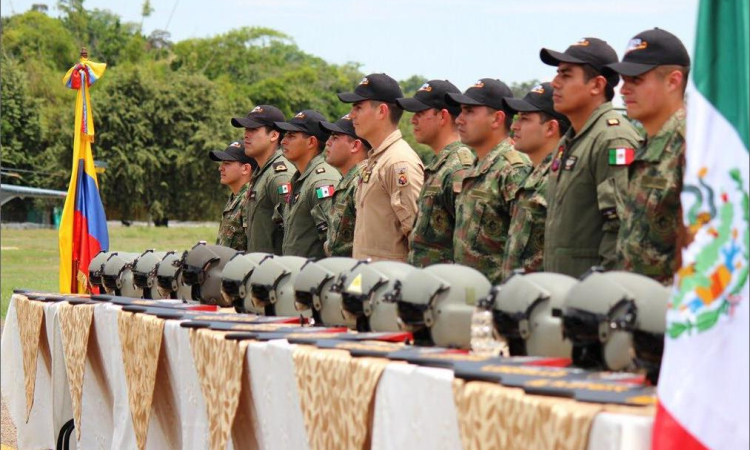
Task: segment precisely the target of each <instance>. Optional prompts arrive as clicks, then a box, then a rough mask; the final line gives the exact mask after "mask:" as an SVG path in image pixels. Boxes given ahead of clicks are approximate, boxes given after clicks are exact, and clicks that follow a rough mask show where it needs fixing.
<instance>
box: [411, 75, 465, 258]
mask: <svg viewBox="0 0 750 450" xmlns="http://www.w3.org/2000/svg"><path fill="white" fill-rule="evenodd" d="M448 93H458V94H460V93H461V91H459V90H458V88H457V87H456V86H454V85H453V84H452V83H451V82H450V81H444V80H430V81H428V82H427V83H425V84H423V85H422V87H420V88H419V89H418V90H417V93H416V94H415V95H414V97H413V98H399V99H398V100H396V102H397V103H398V105H399V106H401V108H403V109H404V110H406V111H410V112H413V113H415V114H414V116H413V117H412V119H411V123H412V125H413V127H414V137H415V138H416V139H417V142H419V143H420V144H426V145H429V146H430V147H431V148H432V150H433V151H434V152H435V155H436V156H435V159H434V160H433V161H432V163H431V164H430V165H428V166H427V167H425V181H424V184H423V185H422V191H421V193H420V194H419V198H418V199H417V207H418V209H419V212H418V214H417V220H416V222H415V224H414V228H413V229H412V231H411V234H410V235H409V256H408V259H407V262H408V263H409V264H412V265H414V266H417V267H426V266H429V265H430V264H438V263H451V262H453V230H454V227H455V224H456V206H455V201H456V193H455V192H454V189H453V188H454V186H457V185H459V184H460V183H461V181H462V180H463V176H464V174H466V172H467V170H468V169H469V168H470V167H471V166H473V165H474V160H475V158H474V154H472V153H471V150H469V149H468V148H467V147H466V146H464V145H463V144H461V141H459V136H458V129H457V127H456V117H458V115H459V114H460V113H461V108H460V107H459V106H458V105H456V104H451V105H449V104H447V103H446V101H445V94H448Z"/></svg>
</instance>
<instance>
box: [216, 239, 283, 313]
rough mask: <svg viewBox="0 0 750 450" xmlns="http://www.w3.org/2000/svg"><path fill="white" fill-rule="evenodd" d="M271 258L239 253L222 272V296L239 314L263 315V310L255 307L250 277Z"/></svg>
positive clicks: (267, 255) (262, 255)
mask: <svg viewBox="0 0 750 450" xmlns="http://www.w3.org/2000/svg"><path fill="white" fill-rule="evenodd" d="M269 257H271V255H270V254H269V253H248V254H243V253H237V254H236V255H234V256H233V257H232V259H230V260H229V262H228V263H227V265H226V266H224V270H223V271H222V272H221V295H223V296H224V301H225V302H226V303H230V304H232V305H234V309H235V310H236V311H237V312H238V313H250V314H263V308H258V307H255V306H253V301H252V288H251V286H250V276H251V275H252V274H253V271H254V270H255V269H256V268H257V267H258V266H259V265H260V263H261V262H262V261H263V260H264V259H266V258H269Z"/></svg>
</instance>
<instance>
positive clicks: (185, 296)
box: [156, 251, 195, 303]
mask: <svg viewBox="0 0 750 450" xmlns="http://www.w3.org/2000/svg"><path fill="white" fill-rule="evenodd" d="M186 255H187V252H186V251H185V252H182V253H176V252H174V251H168V252H167V254H166V255H165V256H164V259H162V260H161V262H160V263H159V266H158V267H157V268H156V284H157V289H158V291H159V296H160V297H161V298H169V299H179V300H182V301H183V302H187V303H194V302H195V301H194V300H193V297H192V293H191V288H190V286H188V285H187V284H185V281H184V280H183V279H182V263H183V262H184V260H185V257H186Z"/></svg>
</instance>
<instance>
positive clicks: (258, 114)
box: [232, 105, 284, 128]
mask: <svg viewBox="0 0 750 450" xmlns="http://www.w3.org/2000/svg"><path fill="white" fill-rule="evenodd" d="M283 121H284V113H282V112H281V110H280V109H279V108H277V107H275V106H271V105H258V106H256V107H255V108H253V109H252V111H250V112H249V113H247V116H245V117H233V118H232V126H233V127H235V128H260V127H273V126H274V123H275V122H283Z"/></svg>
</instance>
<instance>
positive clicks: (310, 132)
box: [276, 109, 341, 259]
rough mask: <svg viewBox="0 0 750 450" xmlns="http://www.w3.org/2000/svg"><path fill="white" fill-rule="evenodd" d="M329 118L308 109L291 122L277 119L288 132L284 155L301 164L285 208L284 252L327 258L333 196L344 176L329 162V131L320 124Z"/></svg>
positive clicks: (288, 188) (289, 185) (289, 190)
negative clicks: (326, 242) (326, 156)
mask: <svg viewBox="0 0 750 450" xmlns="http://www.w3.org/2000/svg"><path fill="white" fill-rule="evenodd" d="M322 121H325V117H323V115H322V114H320V113H319V112H317V111H313V110H310V109H306V110H304V111H300V112H299V113H297V114H296V115H295V116H294V117H293V118H292V119H290V120H289V121H287V122H276V127H277V128H278V129H280V130H282V131H284V132H286V133H285V135H284V139H282V141H281V147H282V148H283V149H284V156H286V158H287V159H288V160H289V161H290V162H291V163H292V164H294V165H295V167H297V173H295V174H294V176H293V177H292V179H291V181H290V182H289V184H287V185H285V186H284V187H282V188H281V189H282V191H284V192H285V193H286V192H288V193H289V194H290V195H289V196H288V197H287V203H286V205H285V207H284V241H283V244H282V254H283V255H285V256H286V255H290V256H302V257H304V258H314V259H320V258H325V252H324V251H323V243H324V242H325V241H326V237H327V236H328V227H329V221H330V218H329V214H330V210H331V198H332V197H333V192H334V190H335V189H336V185H337V184H338V182H339V180H340V179H341V175H340V174H339V173H338V171H337V170H336V169H334V168H333V167H331V166H330V165H329V164H328V163H326V162H325V155H324V154H323V149H324V148H325V142H326V140H328V132H327V131H326V130H324V129H323V128H321V127H320V122H322Z"/></svg>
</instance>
